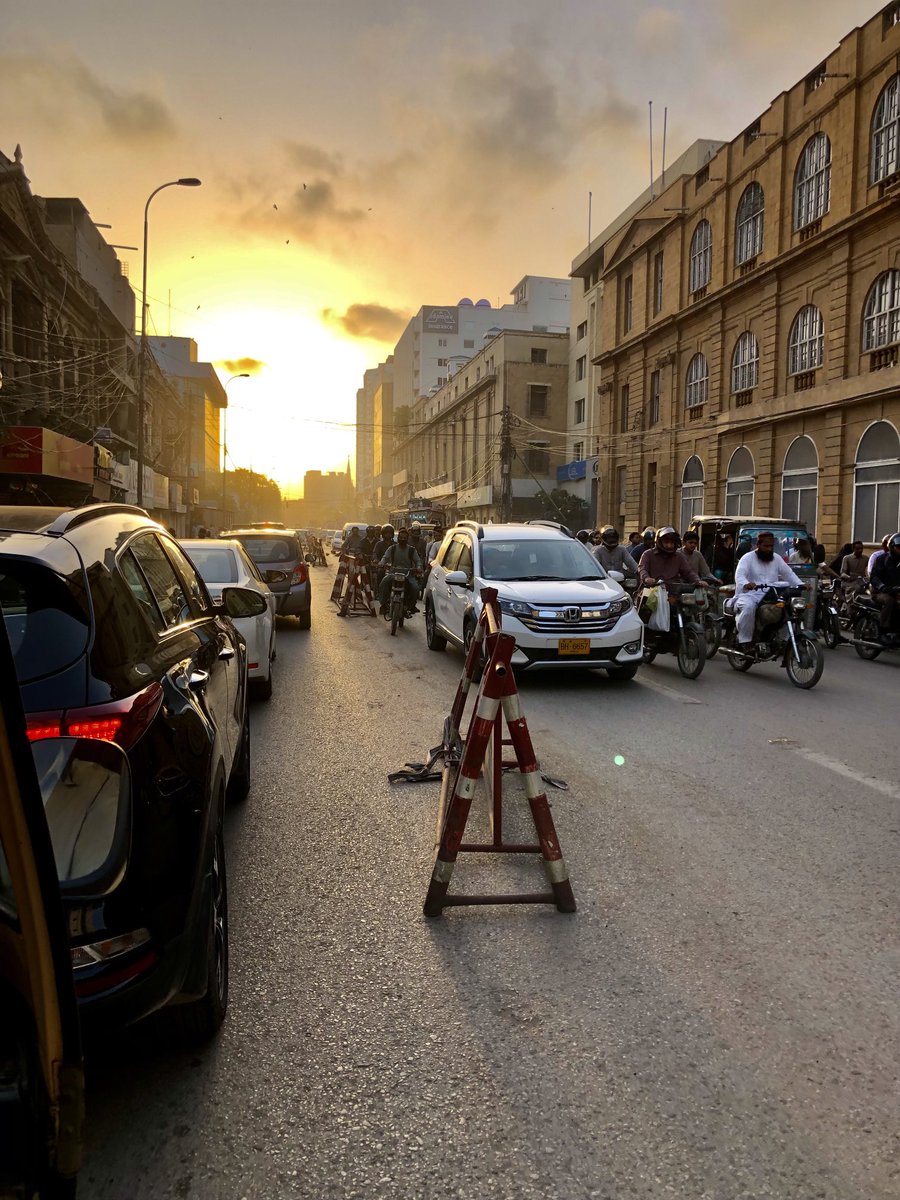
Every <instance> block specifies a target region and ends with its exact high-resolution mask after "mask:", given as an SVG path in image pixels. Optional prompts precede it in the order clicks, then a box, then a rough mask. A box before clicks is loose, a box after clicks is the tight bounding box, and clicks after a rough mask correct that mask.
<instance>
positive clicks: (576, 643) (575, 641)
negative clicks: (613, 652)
mask: <svg viewBox="0 0 900 1200" xmlns="http://www.w3.org/2000/svg"><path fill="white" fill-rule="evenodd" d="M590 652H591V639H590V638H560V639H559V653H560V654H561V655H562V654H590Z"/></svg>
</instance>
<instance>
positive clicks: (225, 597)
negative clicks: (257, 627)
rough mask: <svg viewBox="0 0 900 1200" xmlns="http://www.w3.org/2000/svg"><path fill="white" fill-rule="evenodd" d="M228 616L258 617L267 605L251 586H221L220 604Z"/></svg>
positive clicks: (264, 599) (263, 597) (263, 598)
mask: <svg viewBox="0 0 900 1200" xmlns="http://www.w3.org/2000/svg"><path fill="white" fill-rule="evenodd" d="M220 607H221V608H222V609H223V610H224V612H225V614H226V616H229V617H258V616H259V615H260V613H264V612H265V611H266V609H267V608H268V607H269V606H268V604H267V603H266V598H265V596H263V595H262V594H261V593H260V592H255V591H254V590H253V589H252V588H243V587H227V588H222V604H221V606H220Z"/></svg>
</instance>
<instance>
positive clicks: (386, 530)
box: [381, 525, 394, 538]
mask: <svg viewBox="0 0 900 1200" xmlns="http://www.w3.org/2000/svg"><path fill="white" fill-rule="evenodd" d="M381 536H382V537H383V538H386V537H393V536H394V527H393V525H382V527H381Z"/></svg>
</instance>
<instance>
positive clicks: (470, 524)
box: [456, 521, 484, 538]
mask: <svg viewBox="0 0 900 1200" xmlns="http://www.w3.org/2000/svg"><path fill="white" fill-rule="evenodd" d="M456 525H457V528H460V529H472V530H474V531H475V533H476V534H477V535H478V537H480V538H483V537H484V526H483V525H482V524H481V522H480V521H457V522H456Z"/></svg>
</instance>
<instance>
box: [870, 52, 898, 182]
mask: <svg viewBox="0 0 900 1200" xmlns="http://www.w3.org/2000/svg"><path fill="white" fill-rule="evenodd" d="M898 171H900V75H895V76H894V78H893V79H892V80H890V82H889V83H888V84H887V86H886V87H885V88H884V90H883V91H882V93H881V95H880V96H879V97H878V103H877V104H876V105H875V113H874V115H873V117H872V182H873V183H880V182H881V181H882V180H883V179H889V178H890V177H891V176H892V175H896V174H897V172H898Z"/></svg>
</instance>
